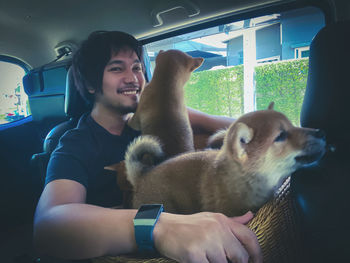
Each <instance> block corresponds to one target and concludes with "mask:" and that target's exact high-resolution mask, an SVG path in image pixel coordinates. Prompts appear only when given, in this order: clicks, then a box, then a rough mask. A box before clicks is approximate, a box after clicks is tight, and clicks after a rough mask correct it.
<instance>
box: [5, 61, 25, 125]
mask: <svg viewBox="0 0 350 263" xmlns="http://www.w3.org/2000/svg"><path fill="white" fill-rule="evenodd" d="M24 75H25V70H24V69H23V68H22V67H21V66H19V65H17V64H14V63H11V62H5V61H0V125H1V124H5V123H10V122H13V121H17V120H20V119H23V118H25V117H27V116H29V115H30V108H29V103H28V96H27V94H26V93H25V92H24V89H23V83H22V78H23V76H24Z"/></svg>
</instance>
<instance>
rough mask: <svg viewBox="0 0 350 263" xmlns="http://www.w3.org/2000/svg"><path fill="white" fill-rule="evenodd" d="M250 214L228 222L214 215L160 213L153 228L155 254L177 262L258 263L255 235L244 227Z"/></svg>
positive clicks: (205, 213)
mask: <svg viewBox="0 0 350 263" xmlns="http://www.w3.org/2000/svg"><path fill="white" fill-rule="evenodd" d="M252 217H253V214H252V213H251V212H248V213H246V214H245V215H243V216H240V217H234V218H229V217H226V216H225V215H223V214H217V213H208V212H203V213H198V214H193V215H174V214H168V213H162V214H161V216H160V218H159V221H158V223H157V224H156V226H155V228H154V232H153V235H154V242H155V246H156V248H157V250H158V251H159V252H160V253H161V254H163V255H164V256H166V257H168V258H172V259H174V260H177V261H179V262H191V263H195V262H198V263H202V262H211V263H213V262H220V263H221V262H225V263H226V262H228V260H230V261H231V262H235V263H243V262H244V263H247V262H248V260H249V259H251V261H252V262H254V263H261V262H262V254H261V249H260V246H259V243H258V240H257V238H256V236H255V234H254V233H253V232H252V231H251V230H250V229H249V228H247V227H246V226H245V224H247V223H248V222H249V221H250V220H251V219H252Z"/></svg>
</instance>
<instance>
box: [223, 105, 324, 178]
mask: <svg viewBox="0 0 350 263" xmlns="http://www.w3.org/2000/svg"><path fill="white" fill-rule="evenodd" d="M325 144H326V143H325V136H324V134H323V132H321V131H319V130H315V129H308V128H299V127H295V126H293V125H292V123H291V122H290V121H289V120H288V119H287V117H286V116H285V115H283V114H282V113H280V112H277V111H275V110H273V103H272V104H270V106H269V109H267V110H262V111H256V112H251V113H248V114H245V115H243V116H242V117H240V118H239V119H238V120H237V121H236V122H235V123H233V124H232V125H231V126H230V128H229V129H228V132H227V134H226V137H225V139H224V144H223V147H222V151H224V152H226V153H227V154H229V155H230V156H232V158H233V159H234V160H235V161H236V162H238V163H240V166H241V169H242V171H245V172H247V173H253V174H264V175H265V174H266V175H267V176H268V177H270V176H271V177H276V178H275V179H276V180H278V179H281V178H278V177H284V176H286V175H288V174H290V173H292V172H293V171H295V170H296V169H297V168H299V167H301V166H303V165H306V164H311V163H313V162H315V161H317V160H319V159H320V158H321V157H322V156H323V154H324V153H325Z"/></svg>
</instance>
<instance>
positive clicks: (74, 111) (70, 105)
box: [64, 67, 89, 118]
mask: <svg viewBox="0 0 350 263" xmlns="http://www.w3.org/2000/svg"><path fill="white" fill-rule="evenodd" d="M65 95H66V97H65V105H64V107H65V112H66V114H67V116H69V117H73V118H77V117H79V116H81V115H82V114H83V113H84V112H87V111H89V107H88V105H87V104H86V102H85V101H84V99H83V98H82V97H81V95H80V93H79V91H78V89H77V87H76V85H75V81H74V76H73V70H72V67H70V68H69V69H68V72H67V78H66V94H65Z"/></svg>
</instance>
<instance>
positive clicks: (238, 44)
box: [145, 7, 325, 125]
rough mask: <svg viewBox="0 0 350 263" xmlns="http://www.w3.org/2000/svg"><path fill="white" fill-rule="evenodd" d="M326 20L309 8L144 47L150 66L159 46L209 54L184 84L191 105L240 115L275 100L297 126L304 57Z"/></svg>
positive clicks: (305, 70)
mask: <svg viewBox="0 0 350 263" xmlns="http://www.w3.org/2000/svg"><path fill="white" fill-rule="evenodd" d="M324 24H325V22H324V16H323V13H322V12H321V11H320V10H319V9H317V8H312V7H307V8H302V9H297V10H291V11H287V12H282V13H276V14H271V15H266V16H261V17H255V18H251V19H247V20H243V21H234V22H232V23H228V24H224V25H219V26H215V27H212V28H207V29H204V30H200V31H196V32H191V33H188V34H184V35H178V36H175V37H172V38H167V39H163V40H160V41H157V42H152V43H149V44H147V45H146V46H145V50H146V54H147V55H148V59H149V61H150V64H151V70H152V69H153V68H154V66H155V65H154V63H155V57H156V56H157V54H158V52H159V50H167V49H180V50H182V51H184V52H186V53H188V54H189V55H191V56H194V57H203V58H204V59H205V61H204V63H203V65H202V66H201V67H200V68H199V69H197V70H196V71H195V72H194V73H193V74H192V76H191V79H190V80H189V81H188V82H187V84H186V86H185V94H186V95H185V96H186V103H187V105H188V106H190V107H193V108H196V109H199V110H201V111H204V112H207V113H209V114H217V115H226V116H231V117H238V116H240V115H241V114H243V113H246V112H250V111H254V110H260V109H266V108H267V106H268V105H269V103H270V102H271V101H274V102H275V109H276V110H279V111H281V112H283V113H285V114H286V115H287V116H288V117H289V118H290V119H291V120H292V122H293V123H294V124H295V125H299V116H300V110H301V105H302V101H303V97H304V92H305V88H306V80H307V74H308V59H305V58H307V57H308V54H309V53H308V52H309V49H308V48H309V44H310V43H311V40H312V38H313V37H314V36H315V35H316V34H317V32H318V31H319V30H320V29H321V28H322V27H323V26H324ZM306 43H307V44H306Z"/></svg>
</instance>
